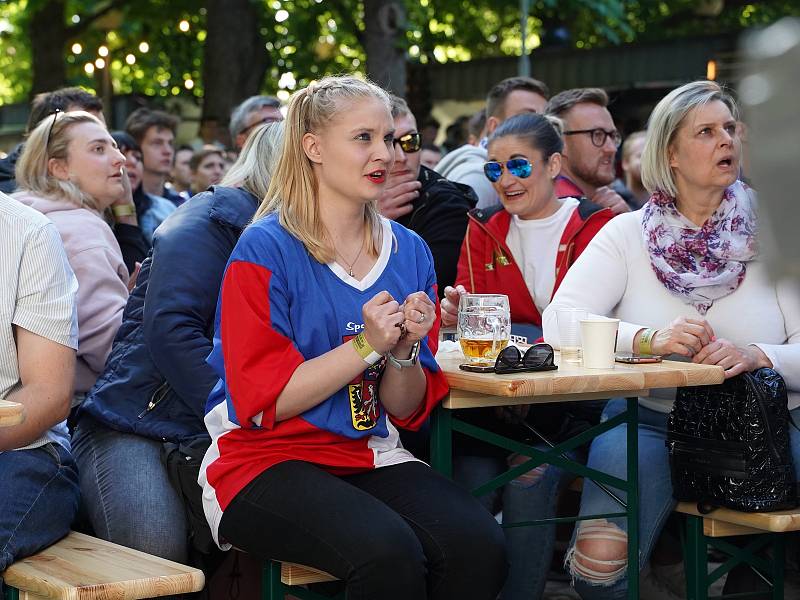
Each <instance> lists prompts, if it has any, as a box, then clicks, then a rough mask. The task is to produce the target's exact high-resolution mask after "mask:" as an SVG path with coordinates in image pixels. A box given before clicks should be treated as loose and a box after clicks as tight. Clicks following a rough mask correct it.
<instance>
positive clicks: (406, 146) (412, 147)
mask: <svg viewBox="0 0 800 600" xmlns="http://www.w3.org/2000/svg"><path fill="white" fill-rule="evenodd" d="M392 142H393V143H395V144H399V145H400V148H401V149H402V150H403V152H405V153H406V154H413V153H414V152H419V151H420V149H421V148H422V134H421V133H407V134H405V135H401V136H400V137H399V138H394V140H392Z"/></svg>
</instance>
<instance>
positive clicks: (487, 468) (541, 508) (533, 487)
mask: <svg viewBox="0 0 800 600" xmlns="http://www.w3.org/2000/svg"><path fill="white" fill-rule="evenodd" d="M562 148H563V141H562V138H561V122H560V121H559V120H558V119H556V118H554V117H547V116H542V115H538V114H532V113H529V114H521V115H517V116H514V117H511V118H510V119H507V120H506V121H504V122H503V123H502V124H501V125H500V126H499V127H498V128H497V129H496V130H495V132H494V133H493V134H492V136H491V137H490V138H489V144H488V158H489V161H488V162H487V163H486V164H485V166H484V172H485V174H486V177H487V178H488V179H489V181H491V182H492V185H493V186H494V189H495V191H496V192H497V195H498V196H499V198H500V201H501V203H502V206H499V207H496V208H494V209H475V210H473V211H470V213H469V225H468V226H467V234H466V237H465V239H464V244H463V246H462V248H461V257H460V259H459V264H458V275H457V277H456V283H457V286H456V287H455V288H452V287H450V288H447V289H445V298H444V300H442V324H443V325H445V326H454V325H455V324H456V322H457V319H458V302H459V298H460V296H461V295H462V294H464V293H466V292H469V293H475V294H481V293H492V294H506V295H507V296H508V298H509V304H510V308H511V321H512V324H513V325H519V324H525V325H526V327H525V329H524V331H525V333H527V334H528V337H529V339H530V341H533V339H536V338H537V337H539V336H540V335H541V326H542V317H541V313H542V311H543V310H544V309H545V308H546V307H547V305H548V304H549V302H550V299H551V298H552V296H553V293H554V292H555V290H556V289H557V288H558V286H559V284H560V283H561V280H562V279H563V278H564V275H565V274H566V272H567V270H568V269H569V268H570V266H571V265H572V264H573V262H574V261H575V259H576V258H577V257H578V256H580V254H581V253H582V252H583V250H584V249H585V248H586V246H587V245H588V244H589V242H590V241H591V239H592V238H593V237H594V235H595V234H596V233H597V232H598V231H599V230H600V228H602V227H603V226H604V225H605V224H606V223H607V222H608V221H609V219H611V218H612V217H613V216H614V215H613V213H612V212H611V211H610V210H609V209H607V208H601V207H599V206H596V205H594V204H592V203H591V202H589V201H588V200H585V199H581V200H578V199H576V198H558V197H557V195H556V192H555V188H554V180H555V178H556V177H557V176H558V173H559V172H560V170H561V150H562ZM583 404H584V403H581V404H580V405H579V406H573V407H570V410H571V411H572V412H573V413H575V421H576V422H577V421H578V420H580V421H582V422H584V421H585V422H592V421H594V420H596V418H597V417H599V407H597V406H592V407H589V406H583ZM524 408H527V407H524ZM563 412H564V411H563V408H562V407H561V406H560V405H558V406H556V407H554V408H553V409H552V410H549V411H547V414H546V415H545V414H543V413H544V410H541V411H539V412H537V413H536V414H530V415H528V416H527V419H528V421H529V422H531V423H532V424H533V425H534V426H536V427H537V428H539V429H541V430H543V431H544V432H546V433H548V434H550V435H557V434H558V431H559V430H562V429H566V428H567V427H572V426H573V425H572V424H570V423H568V422H567V421H566V420H565V419H564V418H563V416H562V415H563ZM578 413H580V414H578ZM504 415H505V413H498V412H497V411H495V410H491V409H487V410H482V411H469V413H468V414H467V415H465V417H466V418H467V419H469V420H474V422H475V423H476V424H479V425H481V426H483V427H487V428H490V429H493V430H495V431H497V432H499V433H504V434H506V435H508V436H510V437H519V436H520V435H523V434H526V433H527V431H525V430H524V429H522V428H521V426H520V425H518V424H512V423H507V422H506V421H507V420H508V419H509V418H510V417H505V416H504ZM520 418H521V416H520ZM542 421H545V423H543V422H542ZM547 421H550V422H549V423H547ZM543 425H544V427H542V426H543ZM456 454H457V459H456V477H457V479H459V480H460V481H462V482H464V483H466V484H468V485H470V486H471V487H474V486H473V485H471V484H472V483H478V482H483V481H486V480H488V479H490V478H491V476H494V475H497V474H499V473H501V472H503V471H505V470H506V469H507V468H508V465H507V461H508V463H510V464H511V465H512V466H515V465H516V464H519V463H521V462H524V461H525V460H527V458H526V457H517V456H512V457H510V458H509V457H507V456H505V455H500V454H498V453H497V452H494V451H492V450H489V449H487V448H486V447H485V446H482V445H480V446H479V445H477V444H473V443H469V444H464V445H463V446H461V447H457V448H456ZM568 477H570V476H569V475H568V474H563V473H562V471H561V470H560V469H558V468H556V467H553V466H551V465H542V466H540V467H537V468H536V469H534V470H533V471H530V472H528V473H526V474H525V475H522V476H521V477H519V478H517V479H515V480H514V481H513V482H511V483H510V484H509V485H507V486H505V488H504V489H503V492H502V494H503V497H502V509H503V518H504V520H505V521H506V522H517V521H527V520H533V519H541V518H549V517H552V516H554V512H555V503H556V499H557V493H558V490H559V489H561V488H562V487H563V486H564V485H565V484H566V483H568V481H569V479H567V478H568ZM497 500H498V499H497V498H492V497H489V498H486V499H485V503H486V504H487V507H489V508H490V509H492V510H494V508H495V506H490V505H493V504H495V503H496V501H497ZM506 538H507V539H508V544H509V557H510V562H511V570H510V573H509V578H508V582H507V583H506V587H505V588H504V592H503V598H505V599H512V600H517V599H520V600H521V599H523V598H524V599H529V598H538V597H539V596H541V594H542V591H543V590H544V586H545V583H546V579H547V572H548V570H549V567H550V559H551V555H552V549H553V543H554V541H555V527H554V526H549V525H548V526H540V527H533V528H531V527H516V528H510V529H506Z"/></svg>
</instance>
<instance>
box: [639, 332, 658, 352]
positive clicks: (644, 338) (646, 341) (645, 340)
mask: <svg viewBox="0 0 800 600" xmlns="http://www.w3.org/2000/svg"><path fill="white" fill-rule="evenodd" d="M656 331H658V330H657V329H649V328H648V329H645V330H644V331H642V335H640V336H639V354H652V353H653V345H652V343H653V337H654V336H655V335H656Z"/></svg>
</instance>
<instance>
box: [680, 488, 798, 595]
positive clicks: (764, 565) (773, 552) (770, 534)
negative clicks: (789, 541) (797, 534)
mask: <svg viewBox="0 0 800 600" xmlns="http://www.w3.org/2000/svg"><path fill="white" fill-rule="evenodd" d="M675 510H676V512H678V513H681V514H683V515H685V517H686V540H685V546H684V558H685V565H686V598H687V599H688V600H706V599H707V598H708V588H709V586H710V585H712V584H713V583H714V582H715V581H716V580H718V579H720V578H721V577H723V576H724V575H726V574H727V573H729V572H730V571H731V569H733V568H734V567H736V566H738V565H741V564H747V565H749V566H750V567H751V568H753V569H755V570H757V571H758V572H759V573H760V574H761V575H762V576H763V577H764V578H765V580H767V581H768V583H769V585H770V592H769V593H768V594H769V597H770V598H772V600H782V599H783V591H784V590H783V569H784V564H783V563H784V537H785V536H784V535H783V534H785V533H787V532H790V531H798V530H800V508H797V509H794V510H784V511H776V512H762V513H745V512H739V511H737V510H731V509H729V508H717V509H715V510H713V511H711V512H710V513H708V514H705V515H704V514H701V513H700V512H699V511H698V510H697V505H696V504H695V503H692V502H680V503H679V504H678V506H677V507H676V509H675ZM730 536H749V537H748V538H745V539H746V540H747V542H746V543H745V544H744V545H742V544H741V543H737V544H732V543H730V542H729V541H726V540H725V539H724V538H726V537H730ZM709 546H712V547H713V548H715V549H717V550H719V551H721V552H722V553H724V554H725V555H727V556H728V557H729V558H728V559H727V560H726V561H725V562H724V563H723V564H722V565H720V566H719V567H717V568H716V569H714V571H713V572H711V573H709V571H708V547H709ZM767 551H768V553H767V556H769V558H767V557H766V556H765V552H767ZM717 597H718V598H724V597H725V596H717Z"/></svg>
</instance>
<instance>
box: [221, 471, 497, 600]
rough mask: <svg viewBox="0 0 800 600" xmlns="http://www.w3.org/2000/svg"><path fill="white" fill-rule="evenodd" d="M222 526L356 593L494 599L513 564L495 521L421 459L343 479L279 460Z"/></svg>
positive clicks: (409, 599) (407, 598)
mask: <svg viewBox="0 0 800 600" xmlns="http://www.w3.org/2000/svg"><path fill="white" fill-rule="evenodd" d="M219 533H220V537H221V538H223V539H224V540H225V541H227V542H230V543H231V544H233V545H234V546H235V547H237V548H240V549H242V550H245V551H246V552H250V553H253V554H255V555H257V556H261V557H263V558H273V559H277V560H281V561H288V562H296V563H300V564H303V565H307V566H310V567H315V568H317V569H321V570H323V571H326V572H328V573H330V574H331V575H334V576H336V577H338V578H339V579H341V580H343V581H344V582H345V585H346V589H347V598H348V599H349V600H378V599H380V600H394V599H397V600H424V599H426V598H431V599H441V600H445V599H447V600H453V599H458V600H473V599H474V600H494V598H496V597H497V594H498V593H499V591H500V589H501V588H502V586H503V582H504V581H505V577H506V572H507V569H508V565H507V562H506V550H505V540H504V537H503V533H502V530H501V529H500V527H499V526H498V524H497V522H496V521H495V520H494V519H493V518H492V516H491V515H489V514H488V513H487V512H486V510H485V509H484V508H483V507H482V506H481V505H480V504H479V503H478V502H477V501H476V500H475V499H474V498H472V497H471V496H470V495H469V494H468V493H467V492H466V491H465V490H463V489H462V488H461V487H459V486H457V485H456V484H454V483H453V482H452V481H450V480H449V479H446V478H445V477H442V476H441V475H439V474H438V473H436V472H435V471H433V469H431V468H430V467H428V466H426V465H424V464H422V463H419V462H407V463H402V464H399V465H395V466H391V467H381V468H379V469H375V470H372V471H368V472H366V473H359V474H357V475H348V476H344V477H337V476H335V475H331V474H330V473H327V472H326V471H323V470H322V469H320V468H319V467H317V466H314V465H312V464H309V463H305V462H301V461H290V462H284V463H280V464H278V465H275V466H274V467H271V468H269V469H267V470H266V471H264V472H263V473H261V475H259V476H258V477H257V478H256V479H255V480H253V481H252V482H251V483H250V484H249V485H248V486H247V487H246V488H245V489H244V490H242V491H241V492H240V493H239V494H238V495H237V496H236V497H235V498H234V499H233V501H232V502H231V503H230V505H229V506H228V507H227V509H226V510H225V514H224V515H223V517H222V521H221V522H220V528H219Z"/></svg>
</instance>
